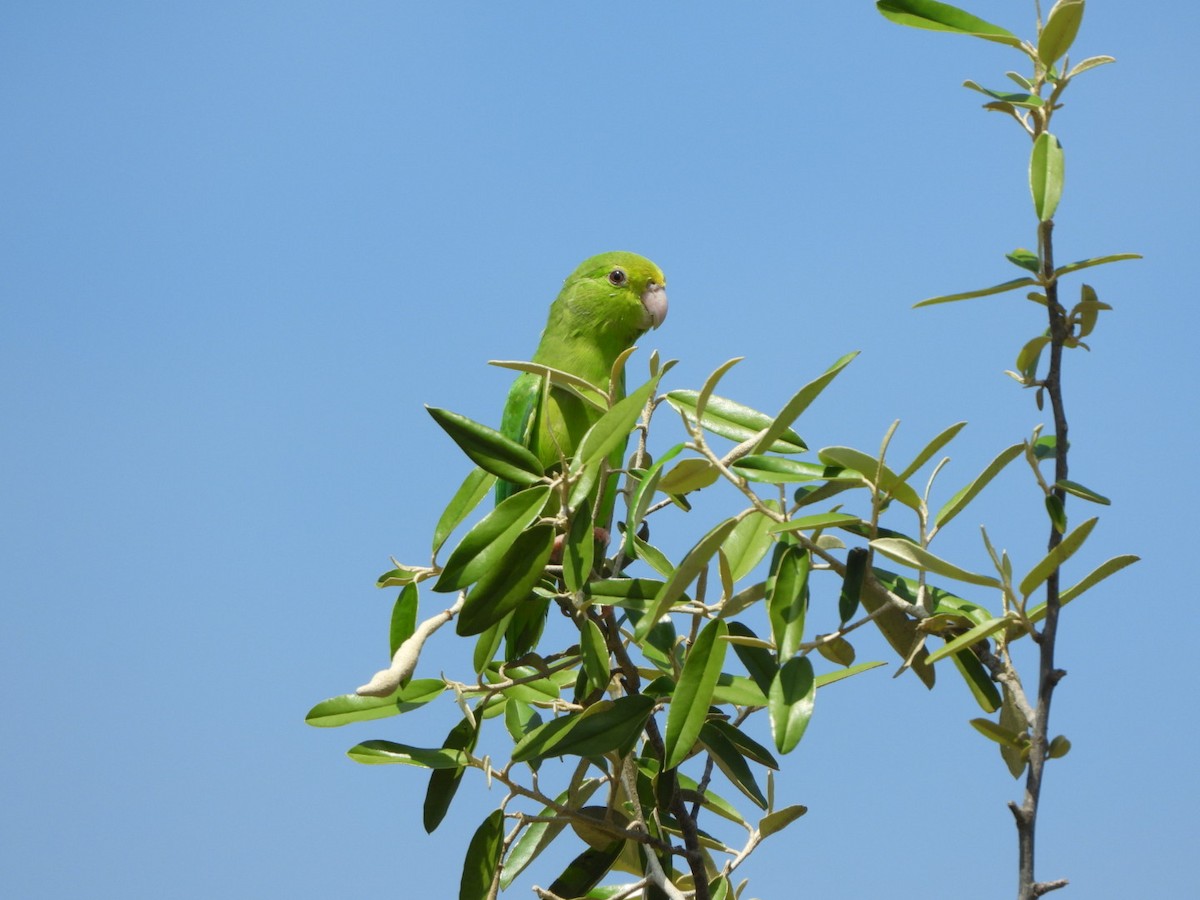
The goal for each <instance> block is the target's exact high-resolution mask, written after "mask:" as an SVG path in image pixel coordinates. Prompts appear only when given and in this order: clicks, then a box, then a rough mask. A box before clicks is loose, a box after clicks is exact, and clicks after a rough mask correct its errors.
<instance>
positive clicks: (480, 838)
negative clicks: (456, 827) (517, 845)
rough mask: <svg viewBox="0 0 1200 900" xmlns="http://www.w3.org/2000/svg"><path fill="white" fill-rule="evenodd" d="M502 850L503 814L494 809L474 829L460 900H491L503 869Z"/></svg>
mask: <svg viewBox="0 0 1200 900" xmlns="http://www.w3.org/2000/svg"><path fill="white" fill-rule="evenodd" d="M503 849H504V810H502V809H494V810H492V811H491V813H489V814H488V816H487V818H485V819H484V820H483V822H481V823H480V825H479V827H478V828H477V829H475V833H474V834H473V835H472V836H471V841H470V843H469V844H467V857H466V859H465V860H464V861H463V870H462V879H461V881H460V882H459V887H458V900H488V898H489V897H491V896H492V882H493V881H494V880H495V878H496V870H497V869H499V868H500V854H501V852H502V851H503Z"/></svg>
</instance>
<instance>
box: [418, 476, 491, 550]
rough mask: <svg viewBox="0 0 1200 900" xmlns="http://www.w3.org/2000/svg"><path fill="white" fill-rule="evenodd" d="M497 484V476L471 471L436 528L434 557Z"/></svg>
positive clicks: (451, 499)
mask: <svg viewBox="0 0 1200 900" xmlns="http://www.w3.org/2000/svg"><path fill="white" fill-rule="evenodd" d="M495 483H496V476H495V475H493V474H492V473H491V472H485V471H484V470H483V469H480V468H475V469H472V470H471V471H470V473H469V474H468V475H467V477H466V478H465V479H464V480H463V483H462V484H461V485H460V486H459V488H458V490H457V491H455V492H454V496H453V497H451V498H450V503H449V504H448V505H447V506H446V508H445V510H443V511H442V515H441V517H440V518H439V519H438V522H437V525H436V526H434V529H433V555H434V556H437V552H438V551H439V550H441V549H442V545H443V544H444V543H446V538H448V537H450V535H451V533H452V532H453V531H454V529H455V528H457V527H458V526H459V525H461V524H462V522H463V520H464V519H465V518H466V517H467V516H469V515H470V514H471V510H473V509H474V508H475V507H476V506H478V505H479V502H480V501H481V500H482V499H483V498H484V497H486V496H487V495H488V492H489V491H490V490H491V489H492V486H493V485H494V484H495Z"/></svg>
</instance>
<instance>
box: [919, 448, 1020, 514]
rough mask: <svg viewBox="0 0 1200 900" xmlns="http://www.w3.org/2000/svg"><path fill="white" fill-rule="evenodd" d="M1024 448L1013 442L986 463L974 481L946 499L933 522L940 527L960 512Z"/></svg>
mask: <svg viewBox="0 0 1200 900" xmlns="http://www.w3.org/2000/svg"><path fill="white" fill-rule="evenodd" d="M1024 449H1025V445H1024V444H1013V445H1012V446H1011V447H1008V448H1006V449H1004V450H1002V451H1001V452H1000V454H999V455H998V456H997V457H996V458H995V459H993V460H992V461H991V462H990V463H988V465H987V468H985V469H984V470H983V471H982V472H981V473H979V476H978V477H977V478H976V479H975V480H974V481H972V482H971V483H970V484H968V485H966V486H965V487H964V488H963V489H962V490H960V491H959V492H958V493H957V494H955V495H954V496H953V497H951V498H950V499H949V500H947V501H946V504H945V505H944V506H943V507H942V508H941V509H939V510H938V511H937V515H935V516H934V517H933V524H934V525H935V526H937V527H938V528H941V527H942V526H943V525H945V524H946V523H947V522H949V521H950V520H951V519H953V518H954V517H955V516H957V515H958V514H959V513H960V512H962V511H963V510H964V509H965V508H966V506H967V504H968V503H970V502H971V501H972V500H974V499H975V497H976V496H978V494H979V492H980V491H982V490H983V489H984V488H985V487H987V485H988V482H990V481H991V480H992V479H993V478H995V477H996V476H997V475H998V474H1000V471H1001V470H1002V469H1003V468H1004V467H1005V466H1007V465H1008V464H1009V463H1010V462H1012V461H1013V460H1014V459H1016V458H1017V457H1018V456H1020V455H1021V451H1022V450H1024Z"/></svg>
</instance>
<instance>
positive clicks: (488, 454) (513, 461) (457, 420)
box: [425, 406, 542, 484]
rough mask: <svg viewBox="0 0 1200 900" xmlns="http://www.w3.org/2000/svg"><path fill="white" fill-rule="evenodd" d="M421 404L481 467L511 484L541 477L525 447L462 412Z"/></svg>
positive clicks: (537, 467)
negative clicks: (460, 413)
mask: <svg viewBox="0 0 1200 900" xmlns="http://www.w3.org/2000/svg"><path fill="white" fill-rule="evenodd" d="M425 408H426V409H427V410H428V411H429V414H430V415H431V416H433V420H434V421H435V422H437V423H438V424H439V425H441V426H442V428H443V429H444V430H445V431H446V433H447V434H449V435H450V437H451V438H453V439H454V443H456V444H458V446H459V447H460V448H461V449H462V451H463V452H464V453H465V454H467V456H469V457H470V458H471V460H472V461H473V462H474V463H475V464H476V465H477V466H479V467H480V468H481V469H485V470H486V471H488V472H490V473H491V474H493V475H496V476H498V477H500V478H503V479H504V480H505V481H511V482H512V483H513V484H533V483H534V482H535V481H539V480H540V479H541V477H542V464H541V463H540V462H538V458H537V457H536V456H534V455H533V453H531V452H530V451H529V449H528V448H526V447H523V446H521V445H520V444H518V443H517V442H516V441H514V440H511V439H510V438H506V437H505V436H504V435H502V434H501V433H500V432H498V431H496V430H495V429H494V428H488V427H487V426H486V425H481V424H480V423H478V422H475V421H473V420H471V419H468V418H467V417H466V416H463V415H459V414H458V413H455V412H450V411H449V410H447V409H438V408H437V407H434V406H427V407H425Z"/></svg>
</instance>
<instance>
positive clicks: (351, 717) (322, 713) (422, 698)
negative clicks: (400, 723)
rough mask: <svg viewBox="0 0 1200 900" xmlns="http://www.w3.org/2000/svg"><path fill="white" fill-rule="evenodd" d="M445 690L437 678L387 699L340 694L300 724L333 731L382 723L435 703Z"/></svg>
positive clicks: (416, 683)
mask: <svg viewBox="0 0 1200 900" xmlns="http://www.w3.org/2000/svg"><path fill="white" fill-rule="evenodd" d="M445 689H446V685H445V683H443V682H442V680H441V679H440V678H417V679H414V680H412V681H410V682H409V683H408V684H407V685H405V686H404V687H402V688H401V689H400V690H399V691H397V692H396V693H394V694H392V695H391V696H390V697H360V696H359V695H358V694H342V695H341V696H340V697H330V698H329V699H328V700H322V701H321V702H320V703H318V704H317V705H316V706H314V707H313V708H312V709H311V710H309V711H308V715H307V716H305V717H304V721H305V723H306V724H308V725H312V726H314V727H316V728H336V727H338V726H341V725H348V724H350V723H351V722H367V721H370V720H372V719H386V718H388V717H389V716H395V715H398V714H400V713H404V712H408V711H409V710H413V709H417V708H418V707H420V706H424V705H425V704H426V703H428V702H430V701H431V700H436V699H437V698H438V697H439V696H440V695H441V693H442V692H443V691H444V690H445Z"/></svg>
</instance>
